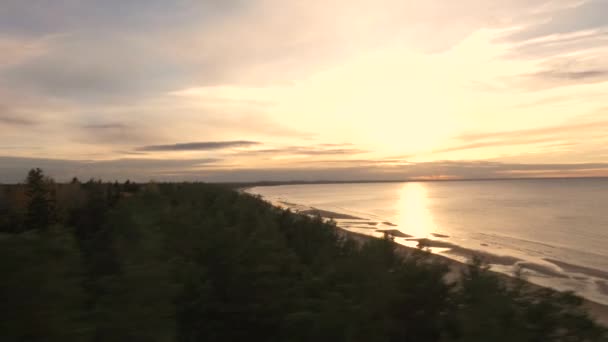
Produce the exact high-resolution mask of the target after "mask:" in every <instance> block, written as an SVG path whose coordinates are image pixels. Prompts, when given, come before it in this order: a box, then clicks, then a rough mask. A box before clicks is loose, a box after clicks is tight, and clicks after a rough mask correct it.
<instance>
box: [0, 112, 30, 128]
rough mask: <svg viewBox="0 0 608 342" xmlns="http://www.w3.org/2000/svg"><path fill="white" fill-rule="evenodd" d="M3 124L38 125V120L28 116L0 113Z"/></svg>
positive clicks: (0, 120) (0, 123)
mask: <svg viewBox="0 0 608 342" xmlns="http://www.w3.org/2000/svg"><path fill="white" fill-rule="evenodd" d="M2 124H3V125H11V126H34V125H36V122H35V121H33V120H30V119H27V118H23V117H16V116H11V115H3V114H2V113H0V125H2Z"/></svg>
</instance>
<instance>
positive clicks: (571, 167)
mask: <svg viewBox="0 0 608 342" xmlns="http://www.w3.org/2000/svg"><path fill="white" fill-rule="evenodd" d="M222 162H223V161H222V160H220V159H213V158H209V159H184V160H180V159H143V158H139V159H135V158H134V159H131V158H125V159H113V160H106V161H89V160H63V159H43V158H17V157H0V183H13V182H20V181H22V180H23V179H24V178H25V175H26V173H27V170H29V169H30V168H34V167H41V168H43V169H44V170H45V171H46V173H47V174H49V175H50V176H52V177H55V178H56V179H57V180H58V181H68V180H69V179H71V177H73V176H76V177H78V178H81V179H87V178H91V177H95V178H102V179H105V180H114V179H118V180H125V179H127V178H129V179H132V180H137V181H141V182H146V181H148V180H150V179H154V180H159V181H163V180H164V181H178V180H190V181H193V180H196V181H216V182H217V181H221V182H233V181H247V182H253V181H291V180H306V181H314V180H337V181H349V180H407V179H438V178H443V179H492V178H521V177H543V176H548V177H560V176H564V177H575V176H578V177H586V176H594V177H597V176H604V177H608V163H578V164H561V163H554V164H539V163H529V164H521V163H500V162H488V161H437V162H426V163H408V164H405V165H382V164H381V163H379V164H376V165H371V164H370V165H351V166H348V165H346V166H343V165H340V166H339V167H332V166H323V165H320V166H319V165H318V166H317V167H310V166H305V167H295V168H294V167H274V168H272V167H266V168H243V167H235V166H234V165H227V164H222Z"/></svg>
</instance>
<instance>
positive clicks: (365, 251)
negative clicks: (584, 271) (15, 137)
mask: <svg viewBox="0 0 608 342" xmlns="http://www.w3.org/2000/svg"><path fill="white" fill-rule="evenodd" d="M0 190H1V191H0V275H1V277H2V278H1V279H2V281H0V303H1V305H2V307H1V308H2V310H0V340H1V341H3V342H4V341H7V342H10V341H130V342H137V341H142V342H143V341H187V342H194V341H246V340H247V341H336V342H339V341H387V342H388V341H493V342H497V341H606V340H608V335H607V332H606V330H605V329H604V328H602V327H600V326H598V325H596V324H595V323H594V322H593V321H592V320H591V319H590V318H589V317H588V316H587V314H586V313H585V312H584V310H583V309H582V307H581V303H582V300H581V299H580V298H578V297H576V296H574V295H573V294H570V293H560V292H556V291H553V290H550V289H539V288H537V287H531V286H528V285H527V283H526V282H525V281H523V280H516V281H514V282H512V283H510V284H509V285H508V286H507V285H505V283H504V282H503V281H502V280H500V279H499V278H498V277H497V276H496V275H494V274H493V273H492V272H490V271H489V270H488V269H487V268H486V267H484V266H483V265H482V264H480V263H479V262H473V263H472V264H471V265H470V266H469V267H468V268H466V270H465V271H464V272H463V274H462V276H461V277H460V278H459V280H458V282H457V283H448V282H447V281H446V280H444V278H445V277H444V276H445V275H446V274H447V272H448V266H447V265H445V264H443V263H441V262H439V261H437V259H436V258H430V257H429V254H428V253H427V252H425V251H423V250H419V251H415V252H413V253H411V254H409V255H406V256H397V254H396V253H395V245H394V243H393V242H392V241H391V240H390V239H389V238H385V239H376V240H371V241H368V242H366V243H364V244H360V243H358V242H356V241H354V240H350V239H349V238H347V237H344V236H343V235H341V234H338V233H337V231H336V228H335V225H333V224H331V223H324V222H323V220H322V219H321V218H311V217H308V216H303V215H297V214H293V213H290V212H289V211H285V210H282V209H278V208H275V207H273V206H271V205H270V204H268V203H266V202H264V201H263V200H261V199H259V198H256V197H253V196H250V195H247V194H242V193H239V192H236V191H234V190H232V189H230V188H228V187H224V186H219V185H209V184H202V183H180V184H155V183H149V184H133V183H130V182H128V183H121V184H119V183H102V182H101V181H95V180H91V181H88V182H86V183H81V182H80V181H78V180H77V179H74V180H73V181H72V182H71V183H69V184H56V183H54V182H53V181H52V180H51V179H49V178H47V177H44V175H43V173H42V171H41V170H39V169H37V170H31V171H30V172H29V174H28V177H27V179H26V182H25V184H23V185H6V186H1V187H0Z"/></svg>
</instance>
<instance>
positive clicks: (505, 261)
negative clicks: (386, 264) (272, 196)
mask: <svg viewBox="0 0 608 342" xmlns="http://www.w3.org/2000/svg"><path fill="white" fill-rule="evenodd" d="M272 204H273V205H275V206H277V207H280V208H283V209H285V208H288V209H290V210H292V211H294V212H296V213H299V214H303V215H309V216H321V217H322V218H324V219H327V220H333V221H334V222H336V226H337V228H338V233H339V234H340V235H342V236H344V237H349V238H351V239H353V240H354V241H357V242H359V243H364V242H366V241H369V240H370V239H375V238H379V237H381V236H383V235H384V234H385V233H386V234H389V235H391V236H393V238H395V241H396V242H395V246H396V252H397V253H398V254H399V255H403V256H406V255H409V254H411V253H412V252H413V251H415V250H416V249H417V246H419V245H421V246H423V247H425V248H428V249H429V250H431V251H432V252H433V253H431V258H434V259H435V260H439V261H441V262H445V263H446V264H448V266H449V267H450V272H449V273H448V274H447V276H446V277H447V279H446V280H448V281H455V280H457V279H458V277H459V276H460V274H461V273H462V271H463V270H464V269H465V267H466V264H465V263H463V262H461V261H459V260H463V259H464V260H470V259H471V258H473V257H474V256H476V257H480V258H481V259H482V260H483V261H484V262H486V263H488V264H489V265H490V266H491V268H490V270H492V266H497V267H498V266H513V265H515V264H517V266H518V267H520V268H521V269H522V270H530V271H534V272H538V273H542V274H545V275H546V276H549V277H558V278H559V277H565V276H564V275H563V274H561V273H559V272H556V271H554V270H553V269H552V268H550V267H547V266H545V265H541V264H537V263H533V262H525V261H523V260H521V259H518V258H515V257H512V256H502V255H496V254H491V253H486V252H481V251H477V250H472V249H467V248H464V247H461V246H458V245H456V244H453V243H450V242H447V241H444V240H431V239H420V238H412V237H411V236H410V235H407V234H405V233H403V232H401V231H399V230H397V229H394V227H395V225H393V224H392V223H391V222H376V221H369V220H365V219H362V218H360V217H356V216H353V215H348V214H343V213H338V212H333V211H328V210H322V209H318V208H311V207H306V206H302V205H297V204H294V203H290V202H283V201H278V202H273V203H272ZM432 235H433V236H434V237H436V238H447V237H448V236H446V235H441V234H432ZM436 252H441V254H439V253H436ZM453 257H456V258H457V259H458V260H455V259H454V258H453ZM546 261H547V262H549V263H553V264H555V265H557V266H559V267H560V268H563V269H568V270H571V271H577V272H580V273H583V274H589V275H593V276H598V277H600V278H602V279H606V280H607V282H603V281H602V283H601V284H598V285H599V286H600V287H602V288H603V289H604V290H605V291H607V292H608V273H606V272H603V271H600V270H595V269H590V268H586V267H581V266H577V265H572V264H568V263H565V262H561V261H558V260H553V259H547V260H546ZM492 271H493V272H494V273H495V274H496V275H498V276H499V277H501V278H502V279H504V281H506V282H510V281H512V280H513V279H514V278H513V277H511V276H509V275H508V274H505V273H503V272H498V271H496V270H492ZM528 284H530V286H531V287H532V288H542V286H540V285H537V284H534V283H531V282H529V281H528ZM583 306H584V308H586V309H587V311H588V312H589V314H590V315H591V316H592V317H593V318H594V319H595V320H596V321H597V322H599V323H601V324H603V325H604V326H608V305H603V304H600V303H596V302H593V301H591V300H588V299H585V298H583Z"/></svg>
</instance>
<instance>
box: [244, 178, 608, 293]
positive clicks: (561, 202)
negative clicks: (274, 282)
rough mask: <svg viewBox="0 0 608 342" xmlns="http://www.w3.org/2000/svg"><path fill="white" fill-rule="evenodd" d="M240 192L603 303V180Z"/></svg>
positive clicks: (606, 269)
mask: <svg viewBox="0 0 608 342" xmlns="http://www.w3.org/2000/svg"><path fill="white" fill-rule="evenodd" d="M249 192H251V193H255V194H259V195H262V196H263V197H264V198H266V199H268V200H270V201H273V202H274V203H279V204H283V205H285V206H289V207H293V208H296V209H300V210H301V209H302V208H309V207H314V208H318V209H323V210H329V211H334V212H339V213H344V214H348V215H351V216H355V217H358V218H361V219H362V220H352V219H347V220H344V219H342V220H340V219H338V220H336V221H337V222H338V224H339V225H341V226H342V227H345V228H347V229H350V230H353V231H357V232H362V233H365V234H370V235H381V234H379V233H377V231H376V230H377V229H380V230H381V229H398V230H399V231H401V232H402V233H404V234H407V235H411V236H412V238H429V239H432V240H437V241H440V242H441V244H445V245H448V246H449V245H454V246H457V247H454V248H447V249H446V248H441V249H437V251H440V252H441V253H443V254H445V255H446V256H448V257H451V258H454V259H457V260H461V261H462V260H464V259H466V256H465V253H462V251H463V250H467V249H473V250H477V251H482V252H485V253H489V254H492V255H494V256H497V257H496V258H493V259H492V260H494V261H496V263H497V265H494V266H493V269H495V270H497V271H501V272H505V273H511V272H513V271H514V270H515V268H516V266H517V265H519V266H524V273H525V275H526V277H527V278H528V279H529V280H530V281H532V282H534V283H537V284H540V285H546V286H551V287H554V288H557V289H560V290H574V291H575V292H577V293H579V294H580V295H582V296H584V297H586V298H588V299H591V300H594V301H597V302H600V303H603V304H608V179H559V180H503V181H454V182H409V183H373V184H371V183H369V184H316V185H285V186H271V187H256V188H253V189H250V190H249ZM280 202H282V203H280ZM296 204H297V205H299V207H298V206H297V205H296ZM396 240H397V242H399V243H403V244H407V245H413V246H415V245H416V244H417V242H416V241H411V239H410V241H407V240H406V239H404V238H397V239H396ZM498 256H510V257H513V258H504V260H503V259H501V258H499V257H498ZM497 260H502V261H505V260H506V261H508V262H501V261H497ZM513 260H516V261H513Z"/></svg>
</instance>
